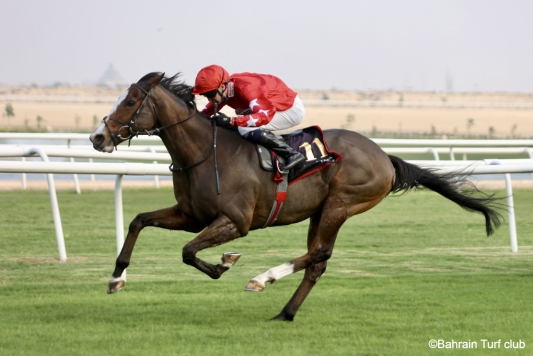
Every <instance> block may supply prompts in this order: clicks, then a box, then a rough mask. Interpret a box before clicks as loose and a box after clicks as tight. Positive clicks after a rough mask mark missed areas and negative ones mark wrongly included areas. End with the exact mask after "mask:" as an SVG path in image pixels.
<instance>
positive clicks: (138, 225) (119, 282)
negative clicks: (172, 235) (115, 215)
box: [107, 205, 204, 294]
mask: <svg viewBox="0 0 533 356" xmlns="http://www.w3.org/2000/svg"><path fill="white" fill-rule="evenodd" d="M146 226H154V227H161V228H164V229H170V230H184V231H189V232H199V231H201V230H202V229H203V228H204V226H203V225H202V224H201V223H199V222H198V221H197V220H196V219H194V218H191V217H189V216H187V215H185V214H183V212H182V211H181V209H180V208H179V206H178V205H175V206H173V207H170V208H166V209H161V210H157V211H153V212H149V213H141V214H139V215H137V216H136V217H135V219H133V220H132V222H131V223H130V226H129V230H128V236H126V241H125V242H124V245H123V247H122V250H121V251H120V254H119V255H118V257H117V262H116V265H115V271H114V272H113V277H112V278H111V280H110V281H109V286H108V289H107V293H110V294H111V293H115V292H117V291H119V290H121V289H122V288H123V287H124V283H125V282H124V279H123V278H122V273H123V272H124V270H125V269H126V268H127V267H128V266H129V264H130V259H131V254H132V253H133V247H134V246H135V242H136V241H137V237H138V236H139V233H140V232H141V230H142V229H143V228H144V227H146Z"/></svg>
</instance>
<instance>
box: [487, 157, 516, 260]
mask: <svg viewBox="0 0 533 356" xmlns="http://www.w3.org/2000/svg"><path fill="white" fill-rule="evenodd" d="M488 161H489V164H490V165H501V164H502V163H501V162H500V161H499V160H497V159H493V160H488ZM504 176H505V194H506V195H507V212H508V216H509V235H510V239H511V251H512V252H518V237H517V236H516V220H515V215H514V200H513V183H512V182H511V174H510V173H505V174H504Z"/></svg>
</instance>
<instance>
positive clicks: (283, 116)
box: [239, 96, 305, 135]
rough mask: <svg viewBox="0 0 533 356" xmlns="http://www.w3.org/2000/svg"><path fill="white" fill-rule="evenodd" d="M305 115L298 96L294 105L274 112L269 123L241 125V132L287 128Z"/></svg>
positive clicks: (242, 133) (297, 122)
mask: <svg viewBox="0 0 533 356" xmlns="http://www.w3.org/2000/svg"><path fill="white" fill-rule="evenodd" d="M304 116H305V108H304V104H303V103H302V101H301V100H300V98H299V97H298V96H297V97H296V98H294V104H293V105H292V107H290V108H289V109H287V110H285V111H278V112H276V113H275V114H274V117H273V118H272V121H270V122H269V123H268V124H266V125H263V126H259V127H243V126H239V133H240V134H241V135H244V134H245V133H247V132H250V131H253V130H257V129H262V130H267V131H277V130H286V129H290V128H291V127H294V126H296V125H299V124H300V123H301V122H302V121H303V120H304Z"/></svg>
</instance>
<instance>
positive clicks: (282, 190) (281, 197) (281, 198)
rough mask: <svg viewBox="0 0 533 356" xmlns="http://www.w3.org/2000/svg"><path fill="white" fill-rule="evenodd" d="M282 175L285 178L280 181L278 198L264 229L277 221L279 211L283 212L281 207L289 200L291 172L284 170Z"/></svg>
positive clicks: (277, 192) (277, 190) (277, 191)
mask: <svg viewBox="0 0 533 356" xmlns="http://www.w3.org/2000/svg"><path fill="white" fill-rule="evenodd" d="M281 177H282V178H283V180H282V181H281V182H279V183H278V186H277V187H276V200H275V201H274V205H272V209H271V210H270V215H268V219H267V220H266V223H265V225H263V229H264V228H266V227H269V226H270V225H272V224H273V223H274V222H275V221H276V219H277V218H278V215H279V213H280V212H281V208H282V207H283V202H285V200H287V195H288V192H287V190H288V188H289V172H286V171H282V172H281Z"/></svg>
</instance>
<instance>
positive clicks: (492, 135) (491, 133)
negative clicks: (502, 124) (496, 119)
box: [489, 126, 496, 138]
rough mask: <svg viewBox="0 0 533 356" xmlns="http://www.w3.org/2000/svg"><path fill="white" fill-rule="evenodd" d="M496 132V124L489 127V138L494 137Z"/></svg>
mask: <svg viewBox="0 0 533 356" xmlns="http://www.w3.org/2000/svg"><path fill="white" fill-rule="evenodd" d="M495 133H496V129H495V128H494V126H491V127H489V138H494V134H495Z"/></svg>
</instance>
